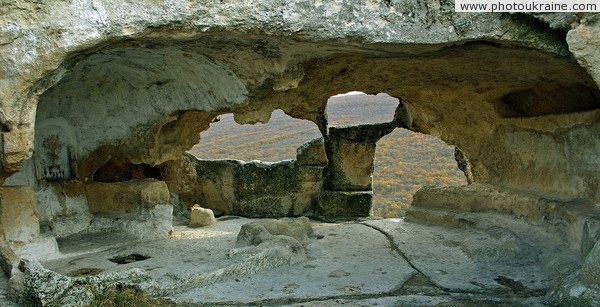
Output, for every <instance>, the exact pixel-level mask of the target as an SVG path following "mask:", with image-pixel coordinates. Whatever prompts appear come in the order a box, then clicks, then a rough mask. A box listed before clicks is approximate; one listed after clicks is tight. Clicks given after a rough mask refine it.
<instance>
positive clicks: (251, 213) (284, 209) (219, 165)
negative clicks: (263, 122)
mask: <svg viewBox="0 0 600 307" xmlns="http://www.w3.org/2000/svg"><path fill="white" fill-rule="evenodd" d="M164 170H165V173H166V174H167V176H166V178H165V180H166V182H167V184H168V186H169V188H170V189H171V190H172V191H173V192H174V193H179V197H180V199H181V200H182V201H183V202H186V203H187V206H190V205H192V204H195V203H197V204H199V205H201V206H203V207H205V208H209V209H211V210H218V211H221V212H224V214H233V215H239V216H245V217H285V216H301V215H309V214H311V213H312V209H313V204H314V203H315V201H316V199H317V198H318V194H319V191H320V189H321V186H322V182H323V168H322V167H321V166H306V165H301V164H298V163H295V162H294V161H280V162H276V163H265V162H260V161H252V162H242V161H238V160H217V161H209V160H199V159H197V158H196V157H193V156H191V155H187V156H185V157H184V158H182V160H181V161H178V162H174V163H168V164H167V165H166V166H165V167H164Z"/></svg>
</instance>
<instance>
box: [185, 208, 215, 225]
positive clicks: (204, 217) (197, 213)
mask: <svg viewBox="0 0 600 307" xmlns="http://www.w3.org/2000/svg"><path fill="white" fill-rule="evenodd" d="M216 223H217V220H216V219H215V215H214V213H213V211H212V210H210V209H206V208H202V207H200V206H198V205H193V206H192V207H191V208H190V223H189V226H190V227H204V226H210V225H213V224H216Z"/></svg>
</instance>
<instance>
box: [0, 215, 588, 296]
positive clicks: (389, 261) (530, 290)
mask: <svg viewBox="0 0 600 307" xmlns="http://www.w3.org/2000/svg"><path fill="white" fill-rule="evenodd" d="M449 220H450V221H453V222H452V223H448V225H449V226H446V227H442V226H431V225H427V224H424V223H421V222H414V221H405V220H403V219H367V220H363V221H358V222H349V223H321V222H313V229H314V232H315V234H316V235H317V236H316V237H315V238H312V239H310V240H309V241H308V242H307V243H306V244H305V245H306V246H305V248H306V253H307V256H308V260H307V261H306V262H303V263H298V264H292V265H283V266H278V267H268V266H257V267H248V266H244V265H243V263H244V262H243V261H244V259H243V258H236V257H228V256H227V253H228V251H229V250H230V249H231V248H233V247H234V246H235V240H236V236H237V233H238V231H239V229H240V227H241V225H243V224H245V223H248V222H249V221H251V220H249V219H245V218H236V217H226V218H225V219H221V220H220V221H219V222H218V223H217V224H216V225H213V226H209V227H205V228H188V227H186V226H175V227H174V232H173V237H172V238H171V239H168V240H159V241H150V242H137V241H135V240H131V239H129V238H127V237H119V236H114V235H110V236H106V235H97V234H96V235H92V234H88V235H84V236H75V237H71V238H68V239H65V240H59V247H60V250H61V253H62V254H63V256H62V257H61V258H59V259H55V260H51V261H47V262H45V263H43V265H44V266H45V267H46V268H49V269H51V270H54V271H57V272H59V273H62V274H65V275H68V276H73V277H77V276H86V275H94V274H103V273H106V272H116V271H124V270H128V269H131V268H141V269H143V270H145V271H146V272H147V273H148V274H149V275H150V276H151V277H152V279H154V280H155V281H156V282H157V283H158V284H159V285H160V286H161V287H163V288H164V289H168V291H164V293H165V294H164V295H165V296H166V297H168V298H169V299H171V300H173V301H175V302H176V303H181V304H183V305H192V306H215V305H226V306H236V305H239V306H246V305H259V306H264V305H267V306H268V305H273V306H278V305H286V306H288V305H291V306H337V305H340V304H346V305H349V306H374V305H379V306H433V305H441V306H448V305H451V306H457V305H459V306H482V305H484V306H485V305H507V306H515V305H517V306H518V305H523V306H536V305H538V306H542V305H543V296H544V295H545V293H546V292H547V290H548V289H549V287H550V286H551V285H552V283H553V281H554V280H555V279H556V278H559V277H561V276H564V274H567V273H569V272H570V271H571V270H572V269H574V268H576V267H577V266H579V265H580V263H581V259H580V257H579V256H578V255H577V254H576V253H574V252H573V251H571V250H570V249H569V248H568V247H567V246H566V245H563V244H561V241H560V240H558V239H557V238H556V237H553V236H552V235H550V234H547V233H544V232H541V231H540V230H539V229H538V228H535V227H533V226H531V225H529V224H527V223H525V222H523V221H520V220H517V219H514V218H511V217H508V216H504V215H500V214H492V213H478V214H465V213H461V214H460V215H455V216H452V217H450V219H449ZM128 255H139V256H138V260H137V261H136V259H134V258H135V257H132V258H130V259H125V261H124V262H126V263H125V264H117V263H114V262H112V261H110V260H109V259H111V258H115V257H119V256H128ZM141 256H145V257H149V258H147V259H145V260H142V259H141V258H144V257H141ZM6 283H7V282H6V279H5V278H4V279H1V280H0V301H2V300H5V297H4V295H5V293H6ZM1 304H4V305H1ZM0 306H14V305H10V303H9V302H5V303H0Z"/></svg>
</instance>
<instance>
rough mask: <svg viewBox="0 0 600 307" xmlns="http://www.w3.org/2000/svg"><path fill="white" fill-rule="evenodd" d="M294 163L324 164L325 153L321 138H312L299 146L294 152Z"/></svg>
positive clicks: (325, 159) (325, 161)
mask: <svg viewBox="0 0 600 307" xmlns="http://www.w3.org/2000/svg"><path fill="white" fill-rule="evenodd" d="M296 164H297V165H302V166H326V165H327V155H326V153H325V144H324V143H323V138H318V139H314V140H312V141H309V142H307V143H306V144H303V145H302V146H300V147H299V148H298V150H297V154H296Z"/></svg>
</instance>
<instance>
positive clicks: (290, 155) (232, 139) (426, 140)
mask: <svg viewBox="0 0 600 307" xmlns="http://www.w3.org/2000/svg"><path fill="white" fill-rule="evenodd" d="M397 104H398V101H397V100H396V99H395V98H392V97H390V96H388V95H385V94H379V95H376V96H375V95H365V94H354V95H344V96H334V97H332V98H330V100H329V102H328V104H327V115H328V119H329V124H330V125H332V126H335V125H349V124H364V123H376V122H389V121H391V120H392V118H393V115H394V110H395V108H396V106H397ZM318 137H321V134H320V133H319V130H318V129H317V127H316V125H315V124H313V123H312V122H309V121H304V120H298V119H294V118H291V117H289V116H287V115H285V114H284V113H283V112H282V111H280V110H277V111H275V112H273V114H272V115H271V120H270V121H269V123H268V124H256V125H239V124H237V123H235V121H234V120H233V116H232V115H231V114H227V115H223V116H221V117H220V121H219V122H216V123H214V124H212V125H211V128H210V129H208V130H207V131H204V132H202V133H201V134H200V139H201V140H200V143H199V144H198V145H196V146H194V148H192V149H191V150H190V151H189V152H190V153H192V154H193V155H195V156H197V157H198V158H200V159H208V160H212V159H238V160H245V161H250V160H262V161H271V162H274V161H280V160H289V159H294V158H295V157H296V149H297V148H298V147H299V146H300V145H302V144H304V143H306V142H307V141H310V140H312V139H315V138H318ZM464 184H466V179H465V176H464V175H463V173H462V172H461V171H460V170H458V168H457V167H456V162H455V161H454V148H453V147H451V146H448V145H447V144H445V143H444V142H442V141H441V140H439V139H438V138H436V137H434V136H430V135H424V134H419V133H414V132H412V131H409V130H406V129H396V130H394V132H392V133H391V134H389V135H387V136H385V137H384V138H382V139H381V140H380V141H379V142H378V143H377V150H376V155H375V171H374V173H373V190H374V195H373V211H374V215H376V216H381V217H399V216H401V215H402V214H403V212H404V210H405V209H406V208H408V207H409V206H410V203H411V202H412V195H413V194H414V193H415V192H416V191H417V190H418V189H419V188H421V187H422V186H426V185H429V186H450V185H464Z"/></svg>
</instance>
